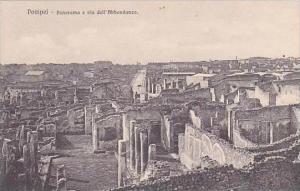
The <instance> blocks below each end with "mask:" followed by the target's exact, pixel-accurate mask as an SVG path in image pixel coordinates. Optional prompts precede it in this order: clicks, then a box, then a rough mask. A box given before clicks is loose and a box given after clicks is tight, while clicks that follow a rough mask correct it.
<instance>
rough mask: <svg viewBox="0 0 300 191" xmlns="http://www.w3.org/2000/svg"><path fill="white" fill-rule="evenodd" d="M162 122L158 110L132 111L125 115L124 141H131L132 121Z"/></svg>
mask: <svg viewBox="0 0 300 191" xmlns="http://www.w3.org/2000/svg"><path fill="white" fill-rule="evenodd" d="M145 119H148V120H153V121H160V120H161V115H160V111H159V110H158V109H153V110H152V109H147V110H130V111H127V112H126V113H124V114H123V139H124V140H129V124H130V121H132V120H136V121H138V120H145Z"/></svg>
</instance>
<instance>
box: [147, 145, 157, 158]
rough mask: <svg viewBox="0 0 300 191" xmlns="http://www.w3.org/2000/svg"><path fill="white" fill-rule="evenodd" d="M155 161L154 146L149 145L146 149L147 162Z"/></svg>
mask: <svg viewBox="0 0 300 191" xmlns="http://www.w3.org/2000/svg"><path fill="white" fill-rule="evenodd" d="M155 159H156V145H155V144H150V145H149V149H148V161H150V160H155Z"/></svg>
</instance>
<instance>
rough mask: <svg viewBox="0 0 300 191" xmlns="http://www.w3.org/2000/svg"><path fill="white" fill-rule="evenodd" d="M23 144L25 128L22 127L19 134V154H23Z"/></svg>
mask: <svg viewBox="0 0 300 191" xmlns="http://www.w3.org/2000/svg"><path fill="white" fill-rule="evenodd" d="M24 144H25V127H24V125H22V127H21V129H20V133H19V150H20V153H21V154H22V153H23V145H24Z"/></svg>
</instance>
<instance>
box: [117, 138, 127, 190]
mask: <svg viewBox="0 0 300 191" xmlns="http://www.w3.org/2000/svg"><path fill="white" fill-rule="evenodd" d="M125 165H126V141H124V140H119V142H118V187H121V186H124V180H123V179H124V173H125V168H126V166H125Z"/></svg>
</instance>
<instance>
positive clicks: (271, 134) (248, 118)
mask: <svg viewBox="0 0 300 191" xmlns="http://www.w3.org/2000/svg"><path fill="white" fill-rule="evenodd" d="M293 111H294V110H293V106H289V105H286V106H273V107H264V108H261V109H251V110H238V111H237V112H235V127H234V128H233V129H235V131H239V133H240V134H237V133H235V134H234V135H236V136H238V137H236V138H233V139H234V140H236V141H239V140H240V139H238V138H239V135H240V136H242V137H245V138H246V139H247V140H249V141H250V142H252V143H254V144H258V145H267V144H272V143H273V142H277V141H280V140H282V139H284V138H286V137H288V136H290V135H291V134H295V133H296V132H297V129H298V126H297V119H296V118H293V117H292V116H293ZM293 120H294V121H293ZM235 145H237V146H239V147H247V145H245V144H240V142H235ZM250 146H253V145H250Z"/></svg>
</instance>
